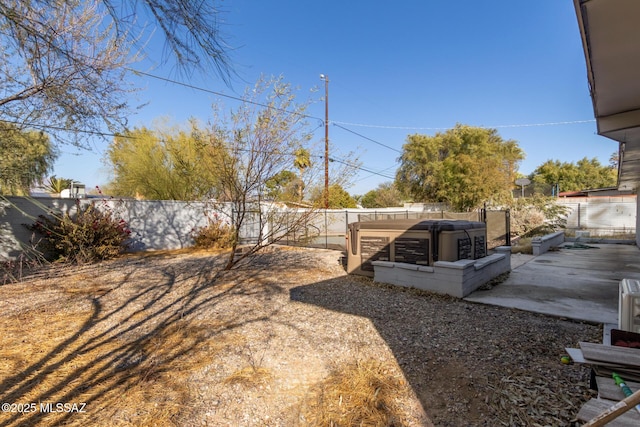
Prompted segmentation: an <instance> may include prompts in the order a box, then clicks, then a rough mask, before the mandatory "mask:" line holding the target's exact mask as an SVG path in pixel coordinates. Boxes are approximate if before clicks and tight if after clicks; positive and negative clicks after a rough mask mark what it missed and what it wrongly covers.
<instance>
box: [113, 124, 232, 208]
mask: <svg viewBox="0 0 640 427" xmlns="http://www.w3.org/2000/svg"><path fill="white" fill-rule="evenodd" d="M225 159H226V154H225V148H224V147H223V145H222V144H221V143H220V142H219V141H216V139H215V138H213V137H212V136H211V135H210V134H209V132H208V131H207V130H203V129H200V128H199V127H198V125H197V124H196V122H195V121H191V122H190V124H189V128H188V129H186V130H185V129H176V128H173V129H168V130H160V129H156V130H151V129H147V128H140V129H134V130H131V131H127V132H125V133H123V134H122V135H121V136H118V137H116V138H115V139H114V140H113V142H112V143H111V145H110V146H109V149H108V150H107V163H108V164H109V165H110V167H111V169H112V173H113V179H112V181H111V182H110V183H109V185H108V186H107V187H108V191H109V192H110V193H111V194H112V195H114V196H128V197H139V198H145V199H151V200H201V199H207V198H212V197H219V196H220V195H221V194H222V189H221V187H220V178H219V176H218V173H217V171H218V170H219V169H220V162H223V161H225Z"/></svg>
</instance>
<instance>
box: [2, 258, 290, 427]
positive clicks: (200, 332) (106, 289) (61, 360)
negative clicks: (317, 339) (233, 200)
mask: <svg viewBox="0 0 640 427" xmlns="http://www.w3.org/2000/svg"><path fill="white" fill-rule="evenodd" d="M157 258H158V262H157V263H154V265H155V266H156V267H154V268H150V267H149V266H148V264H145V263H143V262H142V261H139V262H138V261H136V260H137V259H139V260H141V259H142V258H136V257H125V258H122V259H118V260H115V261H111V262H104V263H101V264H99V265H95V266H81V267H77V268H71V267H66V268H61V269H59V270H58V273H59V274H58V275H57V276H56V275H55V271H54V269H52V270H50V271H49V274H48V276H47V277H46V278H45V279H43V280H41V281H40V282H37V281H36V282H29V283H28V284H13V285H7V286H5V287H3V288H2V293H3V296H5V297H6V298H4V303H5V304H4V305H3V304H0V306H4V307H7V308H8V310H7V311H6V312H5V315H3V316H2V318H1V319H0V330H2V331H3V341H4V343H3V348H2V349H1V350H0V360H2V362H0V401H1V402H9V403H16V406H15V407H14V408H13V410H11V408H9V409H10V410H9V411H6V412H3V413H1V414H0V426H28V425H63V424H64V425H113V424H118V423H129V422H133V420H135V423H137V424H142V425H146V424H149V425H150V424H154V425H167V424H171V425H173V424H174V423H176V421H177V420H178V419H182V418H183V417H188V416H189V414H188V409H187V410H185V408H189V407H190V406H189V389H188V384H189V382H188V380H185V377H188V375H190V373H191V372H193V370H194V368H197V367H198V366H204V365H206V364H208V363H210V361H211V358H212V357H214V356H215V354H216V353H217V352H220V351H223V350H224V349H225V348H227V347H228V346H233V345H235V344H237V340H239V339H240V338H239V337H238V336H237V335H234V330H236V329H238V328H240V327H242V326H243V325H246V324H248V323H252V322H258V321H261V320H265V319H267V318H268V317H269V313H268V312H263V311H261V310H256V309H255V304H259V303H260V301H262V300H264V299H268V298H270V295H272V294H273V293H281V292H283V291H282V290H281V289H278V288H277V287H276V286H266V285H263V286H253V287H252V286H251V284H252V281H253V279H252V276H251V274H250V273H249V274H246V273H243V280H242V281H238V280H233V278H234V277H233V276H234V275H237V274H239V273H237V272H222V271H221V270H220V267H221V264H222V262H223V261H224V259H222V257H215V256H213V257H212V256H210V255H209V256H201V257H195V258H191V257H184V258H183V259H179V260H178V261H176V260H175V259H174V258H175V257H174V256H159V257H157ZM275 270H276V271H277V268H276V269H275ZM25 286H28V288H25ZM38 292H43V293H45V294H46V295H45V296H44V297H43V298H36V297H34V296H37V294H38ZM29 293H31V295H32V296H31V298H32V300H33V301H32V303H29V301H25V300H24V298H28V296H26V295H27V294H29ZM238 296H242V297H246V299H247V300H251V301H254V303H252V304H251V303H248V304H247V305H246V306H241V307H236V308H235V310H234V313H233V315H231V316H230V315H224V316H218V315H216V308H217V306H218V304H220V303H222V302H224V301H225V300H226V299H227V298H230V297H235V298H237V297H238ZM12 308H13V310H12ZM194 355H195V356H197V357H194ZM196 365H198V366H196ZM149 399H152V401H149ZM57 403H68V404H74V403H75V404H76V405H75V406H71V407H70V408H68V409H69V410H68V411H67V410H66V409H67V408H65V407H64V406H63V407H62V410H60V407H57V406H56V404H57ZM25 404H33V406H31V405H29V406H25ZM25 410H26V411H25ZM97 414H99V418H98V419H96V418H95V417H96V415H97Z"/></svg>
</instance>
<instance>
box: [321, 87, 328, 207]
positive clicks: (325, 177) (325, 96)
mask: <svg viewBox="0 0 640 427" xmlns="http://www.w3.org/2000/svg"><path fill="white" fill-rule="evenodd" d="M320 80H324V208H325V209H329V76H326V75H324V74H320Z"/></svg>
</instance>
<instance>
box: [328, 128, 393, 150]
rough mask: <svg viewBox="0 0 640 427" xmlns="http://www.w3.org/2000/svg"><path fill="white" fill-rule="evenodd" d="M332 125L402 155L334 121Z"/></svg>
mask: <svg viewBox="0 0 640 427" xmlns="http://www.w3.org/2000/svg"><path fill="white" fill-rule="evenodd" d="M331 123H332V124H333V125H334V126H337V127H339V128H340V129H344V130H346V131H347V132H351V133H352V134H354V135H357V136H359V137H360V138H364V139H366V140H367V141H371V142H373V143H374V144H378V145H380V146H382V147H384V148H388V149H389V150H392V151H395V152H396V153H400V154H402V151H400V150H398V149H397V148H393V147H390V146H388V145H385V144H383V143H382V142H378V141H376V140H374V139H371V138H369V137H367V136H364V135H362V134H359V133H358V132H354V131H352V130H351V129H347V128H346V127H344V126H341V125H339V124H336V122H333V121H332V122H331Z"/></svg>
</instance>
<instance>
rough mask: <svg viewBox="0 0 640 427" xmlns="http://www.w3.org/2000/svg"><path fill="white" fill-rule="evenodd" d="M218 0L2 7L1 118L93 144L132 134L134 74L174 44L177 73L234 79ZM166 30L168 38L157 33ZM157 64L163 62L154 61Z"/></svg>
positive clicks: (59, 0)
mask: <svg viewBox="0 0 640 427" xmlns="http://www.w3.org/2000/svg"><path fill="white" fill-rule="evenodd" d="M216 4H217V2H215V1H208V0H196V1H192V0H141V1H137V0H123V1H113V0H89V1H80V0H32V1H22V0H6V1H2V2H0V56H1V58H0V59H1V60H0V87H1V88H2V90H0V119H2V120H4V121H5V122H12V123H14V124H16V125H18V126H23V127H26V128H39V129H46V130H47V132H48V133H49V134H50V135H52V136H53V135H56V136H57V138H55V140H56V142H59V141H66V142H72V143H74V144H76V145H79V146H84V144H82V141H85V140H86V138H88V137H89V136H90V135H94V134H101V133H103V132H105V129H108V130H109V131H110V132H116V131H120V130H122V129H123V128H124V127H125V126H126V125H127V118H128V117H129V115H130V114H131V110H132V109H131V108H130V106H129V104H128V102H129V97H130V95H131V93H130V92H132V91H133V90H134V88H133V87H132V86H131V85H130V84H129V82H130V79H129V78H128V77H129V75H128V74H129V73H131V71H130V69H129V68H128V67H130V66H131V65H132V64H133V63H135V62H137V61H138V60H139V59H140V58H141V57H142V54H143V53H144V51H145V46H146V45H147V44H151V43H150V42H151V41H152V38H153V37H155V36H154V32H156V33H157V34H160V35H162V36H164V40H165V46H166V47H167V49H166V52H167V53H168V54H169V55H166V56H165V57H163V60H168V59H169V58H175V63H176V64H177V69H179V70H183V71H187V72H191V71H193V70H195V69H198V68H199V69H201V70H203V71H206V72H207V73H210V72H211V70H214V71H215V72H217V73H218V75H219V76H221V77H222V78H223V79H225V80H227V79H228V77H229V69H230V68H229V66H228V57H227V54H226V50H225V44H224V41H223V40H222V38H221V36H220V26H219V14H220V11H219V9H218V8H217V7H216ZM156 29H158V31H156ZM154 59H155V58H154Z"/></svg>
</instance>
